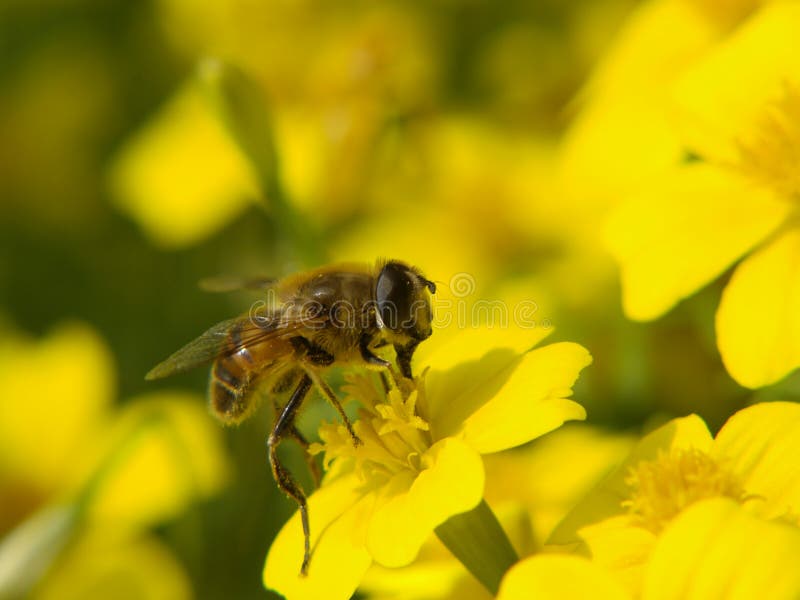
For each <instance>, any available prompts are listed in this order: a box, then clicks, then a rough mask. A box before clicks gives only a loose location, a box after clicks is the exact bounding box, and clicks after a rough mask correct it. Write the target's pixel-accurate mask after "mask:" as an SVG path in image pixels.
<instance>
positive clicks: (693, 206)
mask: <svg viewBox="0 0 800 600" xmlns="http://www.w3.org/2000/svg"><path fill="white" fill-rule="evenodd" d="M790 210H791V207H790V206H789V205H788V203H784V202H780V201H779V200H777V199H775V198H774V197H773V195H772V194H771V193H770V192H769V191H768V190H766V189H764V188H761V187H758V186H756V185H754V184H753V183H751V182H750V181H748V180H746V179H744V178H743V177H741V176H738V175H736V174H734V173H733V172H728V171H724V170H722V169H718V168H716V167H713V166H710V165H704V164H691V165H686V166H682V167H679V168H677V169H675V170H673V171H671V172H669V173H667V174H665V175H664V176H662V177H659V178H657V179H655V180H652V181H651V182H650V183H649V185H648V187H647V189H646V191H642V192H641V193H639V194H637V195H635V196H633V197H631V198H630V199H629V200H628V201H626V202H625V203H624V204H623V205H622V206H620V207H619V209H618V210H617V211H616V212H615V213H614V214H613V215H612V217H611V219H610V222H609V223H608V227H607V230H606V239H607V243H608V246H609V248H610V249H611V252H612V253H613V254H614V256H615V257H616V258H617V260H618V261H619V263H620V269H621V277H622V288H623V290H622V291H623V298H622V301H623V305H624V308H625V314H626V315H627V316H628V317H630V318H631V319H636V320H648V319H655V318H656V317H659V316H661V315H662V314H663V313H665V312H666V311H668V310H669V309H670V308H672V307H673V306H674V305H675V304H676V303H677V302H678V301H680V300H682V299H683V298H686V297H687V296H690V295H691V294H693V293H695V292H696V291H697V290H699V289H700V288H702V287H703V286H704V285H706V284H707V283H709V282H711V281H712V280H713V279H714V278H716V277H718V276H719V275H720V274H721V273H722V272H723V271H725V269H727V268H728V267H729V266H730V265H731V264H733V262H734V261H736V259H738V258H739V257H740V256H742V255H743V254H744V253H745V252H747V251H748V250H750V249H751V248H752V247H753V246H755V245H756V244H758V243H759V242H760V241H762V240H763V239H764V238H765V237H766V236H767V235H769V234H770V233H771V232H772V231H774V230H775V229H776V228H777V227H778V226H779V225H780V223H781V222H782V221H783V220H784V218H785V217H786V215H787V214H788V213H789V211H790Z"/></svg>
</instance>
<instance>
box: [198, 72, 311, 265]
mask: <svg viewBox="0 0 800 600" xmlns="http://www.w3.org/2000/svg"><path fill="white" fill-rule="evenodd" d="M199 78H200V81H201V82H202V84H203V85H204V87H205V89H206V91H207V92H209V95H210V98H211V101H212V103H213V104H214V105H215V107H216V109H217V111H218V113H219V115H220V117H221V118H222V121H223V123H224V124H225V127H226V128H227V130H228V132H229V133H230V135H231V137H232V138H233V140H234V141H235V142H236V144H237V145H238V146H239V148H240V149H241V150H242V152H243V153H244V155H245V156H246V157H247V158H248V160H249V161H250V164H251V165H252V167H253V168H254V170H255V172H256V174H257V176H258V182H259V186H260V187H261V191H262V193H263V194H264V197H265V198H266V199H267V201H268V202H269V210H270V213H271V214H272V216H273V218H274V219H275V222H276V223H277V225H278V230H279V231H280V232H281V233H282V234H283V235H282V237H283V238H284V239H285V240H288V241H289V242H290V244H291V245H292V246H293V251H294V254H295V255H296V257H297V258H299V259H300V260H301V261H302V262H303V263H304V264H305V265H306V266H313V265H317V264H320V263H322V262H325V260H324V258H325V257H324V253H323V252H322V247H321V245H320V244H319V237H320V236H319V235H318V232H315V231H314V230H313V229H312V228H311V227H310V223H309V222H308V219H303V216H302V215H301V214H299V213H298V212H297V210H295V206H294V203H293V202H292V201H291V199H290V198H289V194H288V193H287V191H286V187H285V186H284V185H283V181H282V179H281V171H280V160H279V157H278V152H277V149H276V144H275V134H274V129H273V127H272V123H271V122H270V118H269V111H268V110H267V107H268V104H267V101H266V99H265V98H264V96H263V94H262V93H261V89H260V88H259V86H258V84H257V83H256V82H254V81H252V80H251V79H250V78H249V77H248V76H247V75H246V74H245V73H244V72H242V71H241V70H239V69H237V68H235V67H234V66H233V65H230V64H226V63H224V62H222V61H220V60H218V59H207V60H205V61H203V62H202V63H201V64H200V68H199Z"/></svg>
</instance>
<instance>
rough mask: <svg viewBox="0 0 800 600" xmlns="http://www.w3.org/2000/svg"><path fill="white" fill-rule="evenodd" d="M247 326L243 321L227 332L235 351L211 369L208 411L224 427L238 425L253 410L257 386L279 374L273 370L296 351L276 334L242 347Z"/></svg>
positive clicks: (284, 362)
mask: <svg viewBox="0 0 800 600" xmlns="http://www.w3.org/2000/svg"><path fill="white" fill-rule="evenodd" d="M247 326H248V323H247V322H244V323H242V324H238V325H236V326H234V327H232V328H231V329H230V331H229V336H230V342H231V347H233V348H237V350H236V351H235V352H233V353H232V354H228V355H226V356H221V357H219V358H217V359H216V360H215V361H214V363H213V365H212V367H211V381H210V382H209V396H210V398H209V400H210V404H211V410H212V412H213V413H214V414H215V415H216V416H217V417H218V418H219V419H220V420H221V421H222V422H224V423H226V424H236V423H240V422H241V421H243V420H244V419H245V418H247V417H248V416H249V415H250V413H251V412H252V411H253V410H254V409H255V407H256V403H255V402H254V401H253V399H254V396H255V394H253V392H254V391H255V388H256V387H257V384H258V383H260V382H261V381H262V380H263V379H264V378H266V377H269V376H270V375H278V371H277V370H276V367H278V366H282V365H285V364H286V362H287V359H288V358H290V357H291V356H292V354H293V353H294V352H295V349H294V346H293V345H292V344H291V342H290V341H289V340H287V339H285V338H282V337H280V336H278V335H275V336H270V335H262V336H258V339H257V341H255V342H253V343H252V344H242V341H241V340H242V332H243V330H244V329H245V328H246V327H247ZM249 326H251V327H252V326H253V325H252V324H249Z"/></svg>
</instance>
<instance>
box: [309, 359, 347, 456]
mask: <svg viewBox="0 0 800 600" xmlns="http://www.w3.org/2000/svg"><path fill="white" fill-rule="evenodd" d="M304 371H305V372H306V376H307V377H309V378H311V381H313V382H314V385H315V386H317V389H319V391H320V392H322V395H323V396H325V398H327V400H328V402H330V403H331V405H333V408H335V409H336V412H338V413H339V416H340V417H341V418H342V421H344V426H345V427H347V432H348V433H349V434H350V438H351V439H352V440H353V445H354V446H359V445H360V444H361V438H359V437H358V436H357V435H356V432H355V431H354V430H353V424H352V423H350V419H349V417H348V416H347V413H346V412H344V408H342V404H341V403H340V402H339V399H338V398H337V397H336V394H334V393H333V390H332V389H331V388H330V386H329V385H328V384H327V383H325V380H324V379H322V377H320V376H319V375H318V374H317V372H316V371H314V370H313V369H310V368H305V369H304Z"/></svg>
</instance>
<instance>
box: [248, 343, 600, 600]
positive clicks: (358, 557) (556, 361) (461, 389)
mask: <svg viewBox="0 0 800 600" xmlns="http://www.w3.org/2000/svg"><path fill="white" fill-rule="evenodd" d="M545 335H546V333H545V332H543V331H542V330H541V329H540V330H528V331H525V330H517V329H514V330H506V331H499V330H491V329H487V328H483V329H474V330H468V331H464V332H462V333H461V335H457V336H454V337H452V338H451V339H450V340H449V341H447V342H444V343H443V344H441V345H440V346H439V347H438V348H435V349H433V348H424V347H421V348H420V356H419V357H418V358H419V360H418V364H423V365H426V369H425V374H424V375H423V376H421V377H420V378H419V379H417V380H416V381H415V382H414V385H409V386H408V387H407V388H404V389H392V390H390V391H389V392H388V394H386V393H384V392H383V391H379V389H378V387H377V386H376V384H375V381H374V380H373V379H372V378H370V377H366V376H356V377H354V378H351V379H350V385H349V389H348V392H349V395H350V396H351V397H353V398H355V399H357V400H358V401H359V402H360V404H361V408H360V411H359V416H360V418H359V420H358V421H357V422H356V423H355V431H356V433H357V434H358V436H359V437H360V438H361V440H362V441H363V444H361V445H359V446H357V447H354V445H353V443H352V440H351V439H350V437H349V435H348V433H347V431H346V429H345V428H344V426H343V425H335V424H330V425H324V426H323V427H322V428H321V430H320V435H321V437H322V444H319V445H318V446H317V447H316V448H315V451H317V452H324V453H325V462H326V464H327V465H328V467H329V472H328V475H327V477H326V480H325V482H324V483H323V485H322V487H321V488H320V489H319V490H318V491H317V492H316V493H315V494H313V495H312V496H311V498H310V499H309V513H310V515H311V523H312V526H311V527H312V546H313V548H314V550H313V552H314V554H313V557H312V560H311V565H310V568H309V572H308V576H306V577H300V576H298V569H299V559H300V557H301V556H302V548H303V538H302V530H301V527H300V520H299V515H295V517H294V518H293V519H291V520H290V521H289V522H288V523H287V524H286V525H285V526H284V528H283V529H282V530H281V532H280V534H279V535H278V537H277V538H276V540H275V542H274V543H273V545H272V548H271V549H270V552H269V555H268V557H267V561H266V565H265V569H264V583H265V585H266V586H267V587H269V588H272V589H275V590H277V591H280V592H281V593H283V594H284V595H285V596H286V597H287V598H290V599H294V598H319V597H323V596H324V597H326V598H348V597H349V596H350V595H351V594H352V593H353V591H354V590H355V589H356V587H357V586H358V584H359V582H360V580H361V578H362V577H363V575H364V573H365V572H366V570H367V569H368V568H369V566H370V564H371V563H372V562H373V561H375V562H377V563H379V564H381V565H384V566H392V567H398V566H403V565H407V564H409V563H411V562H412V561H413V560H414V559H415V558H416V556H417V554H418V552H419V550H420V548H421V546H422V545H423V543H424V542H425V541H426V540H427V539H428V538H429V537H430V534H431V532H432V531H433V529H434V528H436V527H438V526H439V525H440V524H442V523H443V522H445V521H446V520H448V518H450V517H451V516H453V515H456V514H459V513H463V512H465V511H469V510H470V509H473V508H474V507H476V506H477V505H478V504H479V503H480V502H481V499H482V498H483V495H484V467H483V463H482V460H481V457H480V455H481V454H487V453H492V452H497V451H500V450H504V449H507V448H511V447H514V446H518V445H520V444H523V443H525V442H527V441H529V440H531V439H534V438H536V437H538V436H541V435H543V434H545V433H547V432H548V431H551V430H553V429H556V428H557V427H559V426H560V425H561V424H562V423H563V422H564V421H566V420H571V419H583V418H584V417H585V412H584V410H583V408H582V407H581V406H580V405H579V404H577V403H575V402H573V401H572V400H569V399H568V398H569V396H570V395H571V389H570V388H571V386H572V384H573V383H574V381H575V379H576V378H577V376H578V373H579V372H580V370H581V369H582V368H583V367H585V366H586V365H587V364H589V363H590V362H591V357H590V356H589V354H588V352H587V351H586V350H585V349H583V348H582V347H581V346H578V345H577V344H570V343H559V344H552V345H549V346H545V347H542V348H538V349H531V347H532V345H534V344H535V343H537V342H538V341H540V340H541V339H542V338H543V337H544V336H545Z"/></svg>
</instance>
